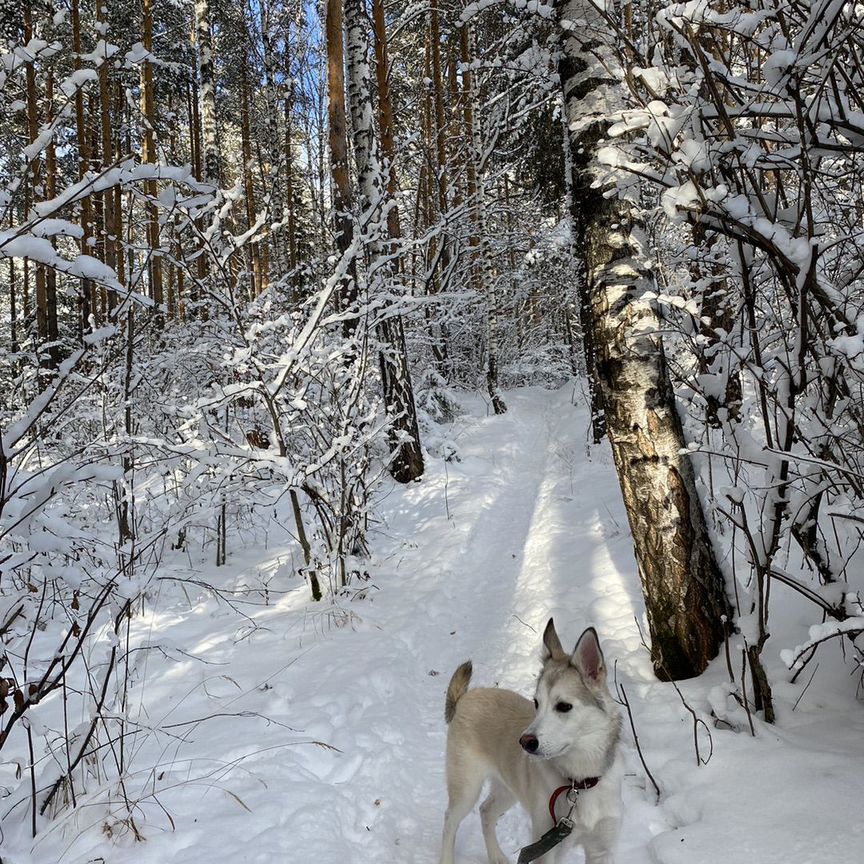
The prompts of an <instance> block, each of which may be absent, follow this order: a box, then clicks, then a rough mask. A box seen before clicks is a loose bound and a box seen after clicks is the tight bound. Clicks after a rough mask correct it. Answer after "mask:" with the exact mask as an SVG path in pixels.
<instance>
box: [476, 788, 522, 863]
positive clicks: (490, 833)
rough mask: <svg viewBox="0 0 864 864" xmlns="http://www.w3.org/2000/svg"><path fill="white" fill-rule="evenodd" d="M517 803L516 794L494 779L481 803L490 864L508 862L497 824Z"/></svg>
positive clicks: (481, 818)
mask: <svg viewBox="0 0 864 864" xmlns="http://www.w3.org/2000/svg"><path fill="white" fill-rule="evenodd" d="M515 803H516V796H515V795H514V794H513V793H512V792H511V791H510V790H509V789H508V788H507V787H506V786H505V785H504V784H503V783H502V782H501V781H500V780H495V779H493V780H492V785H491V788H490V790H489V795H488V797H487V798H486V800H485V801H484V802H483V803H482V804H481V805H480V824H481V825H482V826H483V839H484V840H485V841H486V854H487V855H488V856H489V864H508V861H507V856H506V855H505V854H504V853H503V852H502V851H501V847H500V846H499V845H498V835H497V834H496V833H495V825H496V824H497V822H498V820H499V819H500V818H501V816H503V815H504V813H506V812H507V811H508V810H509V809H510V808H511V807H512V806H513V805H514V804H515Z"/></svg>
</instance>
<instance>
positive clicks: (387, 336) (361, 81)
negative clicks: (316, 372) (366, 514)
mask: <svg viewBox="0 0 864 864" xmlns="http://www.w3.org/2000/svg"><path fill="white" fill-rule="evenodd" d="M366 21H367V19H366V11H365V6H364V2H363V0H345V28H346V34H347V39H346V44H347V49H348V54H347V61H348V62H347V68H348V80H349V82H350V90H349V94H350V100H349V101H350V108H351V125H352V128H353V133H354V139H353V140H354V155H355V159H356V162H357V186H358V190H359V196H360V205H361V211H362V212H363V213H365V214H366V215H367V216H368V219H369V224H368V225H366V226H365V232H366V237H365V243H364V246H365V251H366V262H367V268H366V272H367V278H368V279H369V280H370V283H371V284H370V286H369V294H370V296H371V297H376V296H380V294H381V293H382V292H383V291H384V290H385V289H386V285H385V279H386V275H385V274H386V273H389V275H390V276H391V277H393V278H395V275H396V274H395V273H394V272H393V270H392V268H391V267H389V266H388V265H385V264H384V260H383V259H384V255H383V249H382V244H381V238H382V234H384V231H385V228H384V226H382V225H381V224H380V217H381V213H382V209H383V205H384V189H383V183H382V175H381V165H380V160H379V156H378V142H377V139H376V136H375V124H374V118H373V116H372V99H371V92H370V76H369V36H368V33H367V31H366ZM377 329H378V338H379V339H380V340H381V342H382V347H381V350H380V354H379V360H380V364H381V381H382V385H383V388H384V403H385V405H386V407H387V413H388V414H389V415H390V420H391V432H390V444H391V448H392V452H393V457H392V459H391V462H390V473H391V474H392V475H393V478H394V479H395V480H397V481H398V482H400V483H408V482H410V481H411V480H417V479H418V478H419V477H421V476H422V474H423V468H424V465H423V451H422V450H421V448H420V430H419V427H418V424H417V409H416V407H415V404H414V391H413V388H412V385H411V372H410V369H409V366H408V352H407V349H406V346H405V332H404V329H403V324H402V318H401V316H400V315H398V314H395V313H393V312H392V311H386V310H385V311H384V312H383V314H382V317H381V320H380V323H379V324H378V328H377Z"/></svg>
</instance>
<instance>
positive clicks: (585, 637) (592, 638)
mask: <svg viewBox="0 0 864 864" xmlns="http://www.w3.org/2000/svg"><path fill="white" fill-rule="evenodd" d="M570 662H571V663H572V664H573V665H574V666H575V667H576V668H577V669H578V670H579V673H580V674H581V675H582V680H583V681H584V682H585V683H586V684H587V685H588V686H589V687H603V686H605V684H606V663H605V661H604V660H603V652H602V651H601V650H600V640H599V639H598V638H597V631H596V630H595V629H594V628H593V627H589V628H588V629H587V630H586V631H585V632H584V633H583V634H582V635H581V636H580V637H579V641H578V642H577V643H576V647H575V648H574V649H573V654H572V656H571V657H570Z"/></svg>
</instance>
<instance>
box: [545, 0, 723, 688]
mask: <svg viewBox="0 0 864 864" xmlns="http://www.w3.org/2000/svg"><path fill="white" fill-rule="evenodd" d="M557 15H558V24H559V26H560V28H561V31H562V45H561V57H560V61H559V75H560V79H561V85H562V88H563V95H564V102H565V107H566V118H567V122H568V133H569V134H568V138H569V146H570V165H571V172H572V173H571V183H572V186H571V188H572V201H571V218H572V225H573V234H574V237H573V240H574V246H575V249H576V252H577V254H578V255H579V256H580V257H581V258H582V259H583V260H584V264H585V278H586V283H587V290H588V297H589V299H590V319H591V320H590V325H591V326H590V330H591V335H592V336H593V340H594V354H595V357H594V359H595V376H596V385H597V387H598V388H599V390H600V391H601V395H602V400H603V407H604V409H605V415H604V418H605V423H606V430H607V434H608V436H609V440H610V443H611V445H612V452H613V454H614V459H615V466H616V469H617V472H618V479H619V482H620V484H621V491H622V495H623V498H624V504H625V506H626V508H627V516H628V520H629V522H630V530H631V532H632V535H633V542H634V547H635V554H636V561H637V564H638V567H639V575H640V578H641V581H642V590H643V593H644V596H645V605H646V609H647V613H648V623H649V628H650V632H651V643H652V654H653V660H654V668H655V671H656V673H657V675H658V677H660V678H664V679H666V678H672V679H679V678H688V677H692V676H694V675H698V674H700V673H701V672H702V671H703V670H704V669H705V667H706V666H707V664H708V662H709V661H710V660H711V659H712V658H713V657H715V656H716V654H717V652H718V650H719V647H720V644H721V642H722V640H723V636H724V626H723V623H722V621H721V616H723V615H729V614H730V609H729V603H728V600H727V598H726V594H725V590H724V582H723V577H722V575H721V573H720V571H719V569H718V567H717V563H716V560H715V557H714V553H713V549H712V547H711V542H710V538H709V537H708V533H707V530H706V525H705V518H704V515H703V512H702V508H701V504H700V502H699V497H698V494H697V491H696V485H695V477H694V473H693V468H692V465H691V464H690V462H689V460H688V459H687V458H686V457H682V456H681V455H680V451H681V450H682V448H684V436H683V431H682V428H681V422H680V419H679V417H678V414H677V410H676V406H675V395H674V392H673V389H672V385H671V382H670V379H669V373H668V369H667V367H666V360H665V356H664V352H663V344H662V341H661V339H660V337H659V336H658V335H657V334H658V332H659V330H660V321H659V318H658V315H657V311H656V308H655V306H654V305H653V303H652V302H651V301H648V300H644V299H642V296H643V294H644V293H645V291H647V290H648V289H650V288H651V287H652V284H653V283H652V279H651V275H650V272H649V270H648V269H647V266H646V262H647V260H648V258H649V256H648V254H647V252H646V250H645V249H643V247H642V243H641V235H642V231H641V225H640V224H639V221H638V214H637V212H636V210H635V208H634V207H633V206H631V204H630V203H629V202H627V201H625V200H623V199H621V198H618V197H606V194H605V193H607V192H608V191H609V190H610V189H611V188H612V186H613V184H615V182H616V180H618V179H620V178H616V177H615V176H614V175H610V174H609V172H608V171H606V172H605V173H604V174H602V175H601V174H599V172H598V170H597V168H598V166H597V162H596V156H597V148H598V143H599V142H600V140H601V138H602V136H603V134H604V132H605V130H606V128H607V126H608V125H609V120H608V118H609V116H610V114H611V113H612V112H613V111H615V110H616V109H617V108H619V107H620V96H619V94H620V92H621V91H620V86H621V85H620V84H619V80H620V79H619V77H618V74H617V68H618V67H617V63H616V60H615V55H614V53H613V52H612V51H611V50H608V49H607V47H606V46H605V45H604V43H603V34H604V22H603V20H602V18H601V17H600V16H599V15H598V14H597V12H596V11H595V8H594V6H593V5H591V3H590V2H586V0H569V2H563V3H561V5H559V6H558V9H557ZM577 22H578V23H577Z"/></svg>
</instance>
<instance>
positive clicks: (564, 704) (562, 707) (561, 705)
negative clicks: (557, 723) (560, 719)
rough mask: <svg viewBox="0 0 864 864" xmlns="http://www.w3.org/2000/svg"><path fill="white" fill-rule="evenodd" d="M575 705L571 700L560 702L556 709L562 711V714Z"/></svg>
mask: <svg viewBox="0 0 864 864" xmlns="http://www.w3.org/2000/svg"><path fill="white" fill-rule="evenodd" d="M572 707H573V706H572V705H571V704H570V703H569V702H559V703H558V704H557V705H556V706H555V710H556V711H560V712H561V713H562V714H566V713H567V712H568V711H569V710H570V709H571V708H572Z"/></svg>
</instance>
